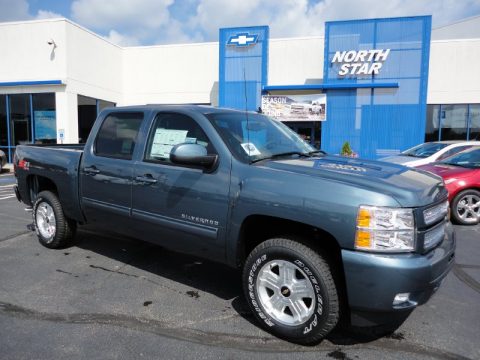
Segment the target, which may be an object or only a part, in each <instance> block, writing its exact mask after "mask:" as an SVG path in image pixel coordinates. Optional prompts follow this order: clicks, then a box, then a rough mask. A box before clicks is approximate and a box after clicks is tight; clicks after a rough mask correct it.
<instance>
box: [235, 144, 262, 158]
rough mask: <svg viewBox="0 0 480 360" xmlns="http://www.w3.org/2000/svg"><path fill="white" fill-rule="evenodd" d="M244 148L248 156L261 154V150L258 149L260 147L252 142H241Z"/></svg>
mask: <svg viewBox="0 0 480 360" xmlns="http://www.w3.org/2000/svg"><path fill="white" fill-rule="evenodd" d="M240 145H241V146H242V148H243V150H245V152H246V153H247V155H248V156H255V155H260V154H261V152H260V151H258V149H257V148H256V146H255V145H254V144H252V143H243V144H240Z"/></svg>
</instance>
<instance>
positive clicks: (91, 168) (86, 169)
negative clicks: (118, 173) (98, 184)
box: [83, 166, 100, 176]
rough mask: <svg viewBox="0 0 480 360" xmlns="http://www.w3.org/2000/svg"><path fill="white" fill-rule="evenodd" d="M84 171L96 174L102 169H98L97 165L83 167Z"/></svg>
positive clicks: (88, 173) (86, 173)
mask: <svg viewBox="0 0 480 360" xmlns="http://www.w3.org/2000/svg"><path fill="white" fill-rule="evenodd" d="M83 172H84V173H85V175H91V176H95V175H97V174H99V173H100V170H98V169H97V168H96V167H95V166H90V167H85V168H83Z"/></svg>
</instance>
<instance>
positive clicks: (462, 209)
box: [452, 189, 480, 225]
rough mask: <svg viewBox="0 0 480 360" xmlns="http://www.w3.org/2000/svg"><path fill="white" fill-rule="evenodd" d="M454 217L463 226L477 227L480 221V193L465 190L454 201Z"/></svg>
mask: <svg viewBox="0 0 480 360" xmlns="http://www.w3.org/2000/svg"><path fill="white" fill-rule="evenodd" d="M452 217H453V219H454V220H455V221H456V222H457V223H459V224H462V225H475V224H477V223H478V222H479V219H480V191H478V190H473V189H470V190H464V191H462V192H460V193H459V194H458V195H457V196H455V198H454V199H453V201H452Z"/></svg>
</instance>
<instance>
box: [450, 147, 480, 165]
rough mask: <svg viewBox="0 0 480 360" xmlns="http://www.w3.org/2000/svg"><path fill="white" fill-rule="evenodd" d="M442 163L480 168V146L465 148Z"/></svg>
mask: <svg viewBox="0 0 480 360" xmlns="http://www.w3.org/2000/svg"><path fill="white" fill-rule="evenodd" d="M441 163H442V164H448V165H454V166H461V167H465V168H470V169H480V147H474V148H473V149H469V150H465V151H463V152H461V153H459V154H456V155H453V156H451V157H449V158H447V159H445V160H444V161H441Z"/></svg>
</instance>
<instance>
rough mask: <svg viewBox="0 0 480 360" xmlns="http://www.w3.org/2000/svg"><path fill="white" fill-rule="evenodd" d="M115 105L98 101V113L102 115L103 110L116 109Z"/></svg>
mask: <svg viewBox="0 0 480 360" xmlns="http://www.w3.org/2000/svg"><path fill="white" fill-rule="evenodd" d="M114 106H115V103H113V102H110V101H105V100H98V112H99V113H100V112H101V111H102V110H103V109H105V108H108V107H114Z"/></svg>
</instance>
